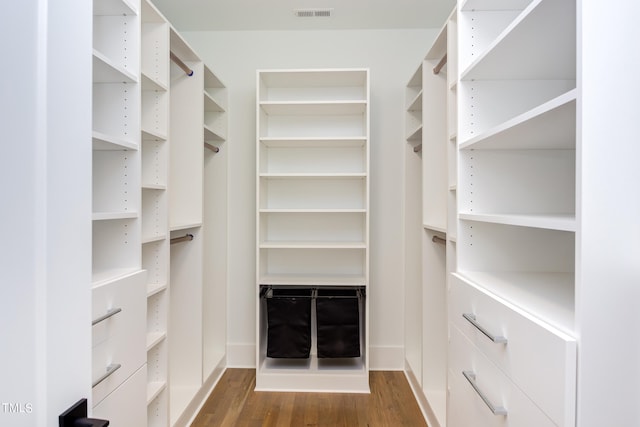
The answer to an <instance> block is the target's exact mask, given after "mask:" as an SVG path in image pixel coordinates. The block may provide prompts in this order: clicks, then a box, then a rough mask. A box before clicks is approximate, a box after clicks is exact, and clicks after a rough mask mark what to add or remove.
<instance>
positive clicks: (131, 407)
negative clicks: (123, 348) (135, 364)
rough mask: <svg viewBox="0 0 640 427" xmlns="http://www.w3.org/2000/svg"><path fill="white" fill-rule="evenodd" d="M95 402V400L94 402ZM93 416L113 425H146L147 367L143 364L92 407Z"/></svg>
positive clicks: (132, 426) (134, 426) (137, 426)
mask: <svg viewBox="0 0 640 427" xmlns="http://www.w3.org/2000/svg"><path fill="white" fill-rule="evenodd" d="M94 404H95V402H94ZM92 417H93V418H98V419H103V420H109V425H110V426H113V427H141V426H146V425H147V367H146V365H143V366H142V367H141V368H140V369H138V370H137V371H136V372H135V373H134V374H133V375H132V376H131V377H130V378H129V379H127V380H126V381H125V382H124V383H123V384H122V385H121V386H120V387H118V388H116V389H115V390H114V391H113V393H111V394H110V395H108V396H107V397H106V398H105V399H104V400H103V401H102V402H100V403H99V404H98V405H97V406H95V407H94V408H93V415H92Z"/></svg>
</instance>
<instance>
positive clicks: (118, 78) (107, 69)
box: [93, 49, 138, 83]
mask: <svg viewBox="0 0 640 427" xmlns="http://www.w3.org/2000/svg"><path fill="white" fill-rule="evenodd" d="M93 82H94V83H137V82H138V77H137V76H136V75H135V74H133V73H131V72H130V71H129V70H127V69H126V68H124V67H121V66H119V65H117V64H115V63H113V62H112V61H111V60H110V59H109V58H107V57H106V56H105V55H103V54H102V53H101V52H98V51H97V50H95V49H94V50H93Z"/></svg>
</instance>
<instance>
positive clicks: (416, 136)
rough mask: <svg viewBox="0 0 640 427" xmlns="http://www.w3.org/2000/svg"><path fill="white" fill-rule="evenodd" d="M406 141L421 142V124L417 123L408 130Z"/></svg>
mask: <svg viewBox="0 0 640 427" xmlns="http://www.w3.org/2000/svg"><path fill="white" fill-rule="evenodd" d="M407 141H408V142H411V143H420V142H422V124H420V125H418V127H416V128H415V129H413V130H412V131H410V132H409V134H408V135H407Z"/></svg>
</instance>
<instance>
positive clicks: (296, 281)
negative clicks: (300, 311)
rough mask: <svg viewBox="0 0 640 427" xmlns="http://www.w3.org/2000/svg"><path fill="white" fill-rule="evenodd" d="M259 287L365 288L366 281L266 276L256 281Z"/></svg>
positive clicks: (353, 276)
mask: <svg viewBox="0 0 640 427" xmlns="http://www.w3.org/2000/svg"><path fill="white" fill-rule="evenodd" d="M258 281H259V282H260V285H292V286H319V287H322V286H365V284H366V279H365V277H364V276H360V275H350V276H345V275H335V276H330V275H298V274H290V275H283V274H278V275H276V274H268V275H263V276H261V277H260V279H259V280H258Z"/></svg>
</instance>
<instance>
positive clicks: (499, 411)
mask: <svg viewBox="0 0 640 427" xmlns="http://www.w3.org/2000/svg"><path fill="white" fill-rule="evenodd" d="M462 375H464V377H465V378H466V379H467V381H469V384H471V387H473V389H474V390H475V391H476V393H478V396H480V399H482V401H483V402H484V403H486V404H487V406H488V407H489V409H491V412H493V415H507V410H506V409H505V408H504V407H502V406H495V405H494V404H493V403H491V401H490V400H489V398H488V397H487V396H485V395H484V393H483V392H482V391H480V389H479V388H478V384H476V374H474V373H473V372H472V371H462Z"/></svg>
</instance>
